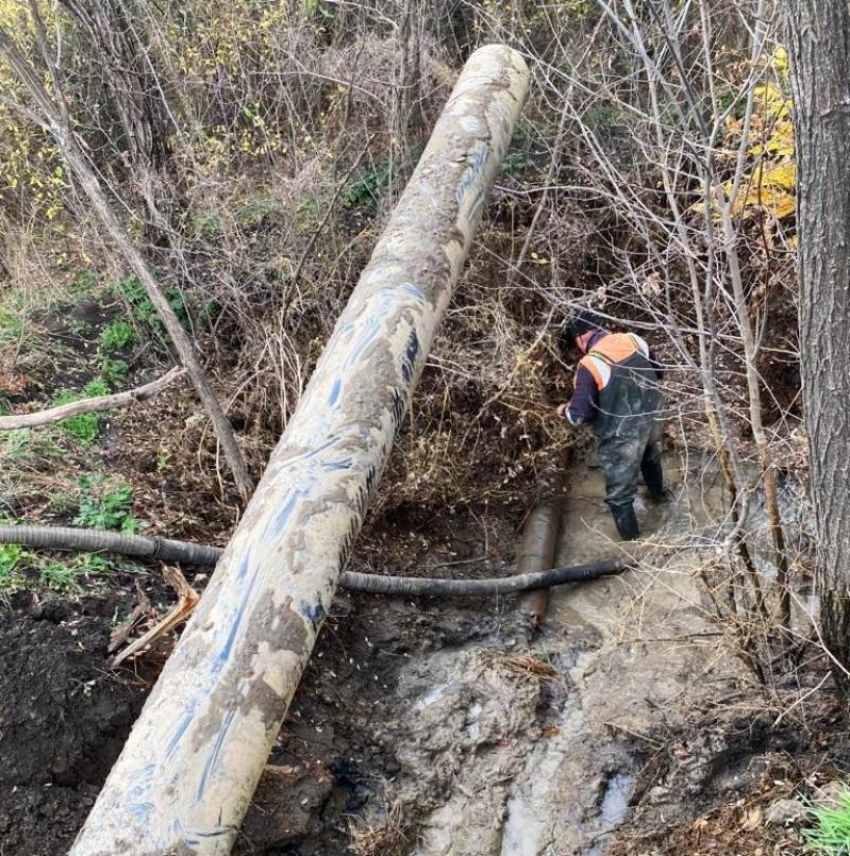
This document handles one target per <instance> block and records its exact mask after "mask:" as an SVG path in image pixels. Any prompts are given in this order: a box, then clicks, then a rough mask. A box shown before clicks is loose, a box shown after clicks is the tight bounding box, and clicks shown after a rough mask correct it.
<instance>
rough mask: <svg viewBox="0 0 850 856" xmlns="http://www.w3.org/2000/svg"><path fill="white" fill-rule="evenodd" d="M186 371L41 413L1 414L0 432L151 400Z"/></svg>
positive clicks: (33, 426)
mask: <svg viewBox="0 0 850 856" xmlns="http://www.w3.org/2000/svg"><path fill="white" fill-rule="evenodd" d="M185 374H186V369H181V368H179V367H178V366H175V367H174V368H173V369H171V371H170V372H168V373H167V374H164V375H163V376H162V377H161V378H158V379H157V380H154V381H151V382H150V383H148V384H145V385H144V386H140V387H137V388H136V389H128V390H127V391H126V392H116V393H115V394H114V395H99V396H97V397H95V398H84V399H82V400H81V401H72V402H70V403H69V404H61V405H59V407H51V408H49V409H48V410H39V411H38V412H37V413H22V414H20V415H12V416H0V431H14V430H15V429H16V428H37V427H39V426H41V425H50V424H51V423H53V422H61V421H62V420H63V419H69V418H70V417H71V416H78V415H79V414H80V413H95V412H97V411H100V410H112V409H113V408H116V407H127V406H129V405H131V404H135V403H136V402H139V401H148V400H150V399H151V398H153V397H154V396H156V395H158V394H159V393H160V392H162V390H163V389H165V388H166V387H167V386H170V385H171V384H172V383H174V381H176V380H177V379H178V378H181V377H183V375H185Z"/></svg>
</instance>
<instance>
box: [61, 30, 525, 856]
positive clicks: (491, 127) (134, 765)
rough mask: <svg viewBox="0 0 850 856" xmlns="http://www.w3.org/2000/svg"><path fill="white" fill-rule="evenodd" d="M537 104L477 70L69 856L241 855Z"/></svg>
mask: <svg viewBox="0 0 850 856" xmlns="http://www.w3.org/2000/svg"><path fill="white" fill-rule="evenodd" d="M527 88H528V70H527V68H526V66H525V62H524V61H523V60H522V58H521V57H520V56H519V54H517V53H516V52H515V51H513V50H511V49H509V48H507V47H503V46H497V45H492V46H488V47H484V48H481V49H480V50H478V51H476V52H475V53H474V54H473V55H472V56H471V57H470V59H469V61H468V62H467V64H466V66H465V67H464V70H463V72H462V74H461V76H460V79H459V80H458V82H457V85H456V86H455V88H454V91H453V92H452V94H451V97H450V98H449V101H448V103H447V105H446V107H445V109H444V111H443V113H442V115H441V116H440V119H439V121H438V122H437V125H436V127H435V128H434V132H433V134H432V136H431V140H430V142H429V143H428V146H427V148H426V149H425V152H424V153H423V155H422V158H421V160H420V162H419V165H418V166H417V168H416V171H415V172H414V173H413V176H412V178H411V179H410V182H409V183H408V185H407V188H406V189H405V191H404V193H403V194H402V196H401V199H400V200H399V202H398V205H397V207H396V209H395V211H394V212H393V215H392V217H391V219H390V221H389V224H388V225H387V227H386V229H385V231H384V233H383V235H382V236H381V238H380V240H379V241H378V244H377V246H376V247H375V251H374V253H373V254H372V258H371V261H370V262H369V265H368V266H367V267H366V269H365V271H364V272H363V275H362V276H361V278H360V281H359V283H358V285H357V287H356V288H355V290H354V292H353V293H352V295H351V299H350V300H349V302H348V305H347V307H346V309H345V311H344V312H343V314H342V315H341V316H340V318H339V320H338V322H337V325H336V327H335V329H334V332H333V335H332V336H331V339H330V341H329V342H328V344H327V346H326V348H325V350H324V352H323V354H322V357H321V359H320V360H319V364H318V365H317V366H316V370H315V372H314V373H313V377H312V379H311V381H310V384H309V386H308V388H307V390H306V392H305V394H304V396H303V398H302V400H301V401H300V403H299V405H298V408H297V409H296V411H295V413H294V414H293V417H292V419H291V420H290V422H289V425H288V427H287V429H286V432H285V433H284V435H283V437H282V438H281V440H280V442H279V444H278V445H277V447H276V449H275V450H274V452H273V454H272V457H271V459H270V462H269V466H268V468H267V470H266V473H265V475H264V477H263V479H262V481H261V482H260V484H259V486H258V487H257V491H256V494H255V495H254V498H253V499H252V500H251V503H250V504H249V506H248V508H247V510H246V512H245V516H244V518H243V519H242V521H241V523H240V525H239V527H238V528H237V530H236V532H235V533H234V535H233V538H232V540H231V541H230V544H229V545H228V547H227V549H226V551H225V554H224V556H223V557H222V560H221V562H220V563H219V565H218V568H217V570H216V571H215V573H214V574H213V576H212V579H211V580H210V583H209V586H208V587H207V590H206V592H205V593H204V596H203V598H202V600H201V603H200V605H199V606H198V609H197V611H196V613H195V615H194V616H193V617H192V619H191V620H190V622H189V624H188V625H187V627H186V629H185V631H184V632H183V635H182V637H181V639H180V642H179V644H178V645H177V647H176V648H175V650H174V653H173V654H172V655H171V657H170V658H169V660H168V663H167V664H166V666H165V669H164V670H163V673H162V675H161V677H160V679H159V681H158V682H157V684H156V686H155V687H154V689H153V692H152V693H151V696H150V698H149V699H148V702H147V704H146V705H145V707H144V710H143V711H142V714H141V716H140V717H139V720H138V721H137V722H136V725H135V727H134V728H133V731H132V733H131V734H130V737H129V739H128V741H127V744H126V746H125V747H124V751H123V752H122V753H121V757H120V758H119V759H118V761H117V762H116V764H115V766H114V767H113V769H112V772H111V773H110V775H109V777H108V779H107V780H106V783H105V784H104V786H103V790H102V791H101V793H100V796H99V798H98V800H97V802H96V804H95V806H94V808H93V809H92V811H91V814H90V815H89V817H88V820H87V821H86V824H85V826H84V827H83V829H82V831H81V832H80V834H79V836H78V838H77V840H76V842H75V844H74V847H73V848H72V850H71V856H116V854H119V853H120V854H137V856H142V854H144V856H166V854H168V856H174V854H180V856H191V855H192V854H197V856H201V854H203V856H213V854H216V856H218V855H219V854H226V853H230V851H231V848H232V846H233V842H234V839H235V838H236V834H237V831H238V829H239V826H240V824H241V822H242V819H243V817H244V815H245V811H246V809H247V807H248V803H249V801H250V800H251V797H252V795H253V793H254V789H255V787H256V784H257V781H258V780H259V778H260V774H261V773H262V771H263V767H264V766H265V763H266V761H267V759H268V755H269V752H270V750H271V748H272V745H273V744H274V741H275V738H276V737H277V735H278V732H279V730H280V726H281V722H282V721H283V718H284V716H285V714H286V710H287V707H288V706H289V703H290V701H291V699H292V696H293V695H294V693H295V689H296V687H297V686H298V681H299V678H300V677H301V673H302V671H303V669H304V666H305V664H306V663H307V660H308V659H309V657H310V653H311V651H312V649H313V644H314V642H315V639H316V634H317V633H318V631H319V628H320V627H321V624H322V621H323V619H324V617H325V614H326V612H327V610H328V608H329V607H330V604H331V601H332V600H333V596H334V591H335V589H336V587H337V583H338V581H339V577H340V573H341V571H342V568H343V566H344V565H345V562H346V560H347V558H348V555H349V552H350V550H351V546H352V543H353V541H354V539H355V537H356V535H357V533H358V532H359V530H360V526H361V524H362V521H363V516H364V514H365V512H366V509H367V508H368V506H369V502H370V499H371V497H372V495H373V493H374V490H375V486H376V485H377V483H378V480H379V479H380V477H381V473H382V471H383V469H384V465H385V464H386V461H387V458H388V457H389V454H390V450H391V448H392V444H393V440H394V437H395V434H396V430H397V429H398V426H399V423H400V422H401V420H402V418H403V416H404V413H405V411H406V410H407V408H408V406H409V404H410V398H411V395H412V392H413V389H414V387H415V386H416V382H417V380H418V378H419V375H420V373H421V371H422V367H423V364H424V362H425V358H426V355H427V354H428V352H429V349H430V347H431V342H432V340H433V338H434V331H435V328H436V326H437V323H438V321H439V320H440V318H441V316H442V315H443V312H444V310H445V308H446V305H447V303H448V301H449V297H450V295H451V292H452V288H453V287H454V285H455V284H456V282H457V280H458V277H459V276H460V272H461V268H462V266H463V263H464V261H465V259H466V256H467V253H468V251H469V246H470V243H471V241H472V236H473V233H474V232H475V229H476V227H477V225H478V222H479V220H480V218H481V212H482V209H483V207H484V201H485V198H486V195H487V192H488V190H489V189H490V187H491V186H492V184H493V181H494V179H495V177H496V174H497V172H498V169H499V164H500V162H501V160H502V158H503V156H504V154H505V151H506V150H507V147H508V145H509V143H510V139H511V135H512V133H513V129H514V126H515V124H516V121H517V118H518V116H519V112H520V108H521V106H522V103H523V100H524V98H525V95H526V91H527Z"/></svg>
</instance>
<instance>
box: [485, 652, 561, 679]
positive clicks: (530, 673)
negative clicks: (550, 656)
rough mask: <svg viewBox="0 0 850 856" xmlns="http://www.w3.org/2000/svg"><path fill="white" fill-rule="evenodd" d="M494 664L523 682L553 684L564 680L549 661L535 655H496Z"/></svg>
mask: <svg viewBox="0 0 850 856" xmlns="http://www.w3.org/2000/svg"><path fill="white" fill-rule="evenodd" d="M493 663H494V664H495V665H497V666H498V667H499V668H501V669H503V670H504V671H506V672H509V673H510V674H512V675H516V676H517V677H519V678H521V679H523V680H528V681H553V682H559V681H563V680H564V678H563V676H562V675H561V674H560V673H559V672H558V670H557V669H556V668H555V667H554V666H553V665H552V664H551V663H550V662H549V661H548V660H543V659H541V658H540V657H536V656H535V655H534V654H518V655H516V656H511V657H505V656H503V655H496V656H494V657H493Z"/></svg>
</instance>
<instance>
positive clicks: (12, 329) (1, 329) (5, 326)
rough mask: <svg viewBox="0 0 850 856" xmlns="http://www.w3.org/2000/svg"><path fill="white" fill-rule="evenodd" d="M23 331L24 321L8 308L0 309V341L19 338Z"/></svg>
mask: <svg viewBox="0 0 850 856" xmlns="http://www.w3.org/2000/svg"><path fill="white" fill-rule="evenodd" d="M23 332H24V322H23V321H22V320H21V318H20V316H19V315H16V314H15V313H14V312H11V311H10V310H8V309H0V341H14V340H16V339H20V338H21V336H22V335H23Z"/></svg>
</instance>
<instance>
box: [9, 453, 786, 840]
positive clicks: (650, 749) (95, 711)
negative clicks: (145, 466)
mask: <svg viewBox="0 0 850 856" xmlns="http://www.w3.org/2000/svg"><path fill="white" fill-rule="evenodd" d="M667 466H668V470H669V471H670V472H673V471H674V469H675V462H674V461H668V465H667ZM679 481H681V479H680V478H679ZM696 490H697V491H698V494H699V501H696V494H694V495H691V493H690V492H686V491H684V490H681V489H680V490H679V491H678V498H677V500H676V501H675V502H674V503H672V504H670V505H666V506H651V505H649V504H644V503H643V501H642V500H641V501H640V503H639V512H638V514H639V518H640V520H641V523H642V526H643V528H644V533H645V534H644V541H645V542H650V543H653V544H655V545H656V547H657V549H656V550H655V551H654V552H653V550H649V552H648V553H646V552H645V553H644V554H643V558H642V560H641V562H640V564H639V566H638V567H637V568H636V569H635V570H633V571H630V572H628V573H626V574H624V575H622V576H621V577H618V578H607V579H603V580H599V581H595V582H592V583H588V584H581V585H574V586H569V587H562V588H560V589H557V590H554V591H553V592H552V595H551V599H550V605H549V610H548V615H547V620H546V623H545V625H544V627H543V628H542V630H541V631H539V632H537V633H534V632H532V628H531V626H530V621H529V618H528V616H527V615H524V614H523V613H522V611H521V610H518V609H517V599H516V598H493V599H486V600H485V599H473V598H467V599H462V600H456V601H444V600H438V599H435V598H421V599H416V600H388V599H383V598H373V597H367V596H352V595H346V594H340V595H339V596H338V597H337V599H336V601H335V603H334V606H333V609H332V611H331V614H330V616H329V618H328V620H327V622H326V623H325V625H324V628H323V630H322V633H321V635H320V638H319V641H318V643H317V646H316V649H315V651H314V654H313V657H312V658H311V661H310V663H309V666H308V668H307V671H306V672H305V675H304V678H303V679H302V683H301V686H300V689H299V692H298V694H297V696H296V698H295V701H294V702H293V705H292V707H291V709H290V713H289V716H288V717H287V721H286V723H285V725H284V728H283V731H282V733H281V735H280V738H279V740H278V741H277V744H276V746H275V749H274V751H273V753H272V756H271V758H270V759H269V765H268V767H267V769H266V771H265V773H264V775H263V778H262V780H261V783H260V786H259V788H258V790H257V792H256V794H255V797H254V800H253V803H252V806H251V808H250V811H249V813H248V816H247V818H246V820H245V823H244V826H243V829H242V833H241V835H240V838H239V841H238V844H237V850H236V852H238V853H240V854H248V853H261V854H305V856H306V854H325V856H336V854H339V855H340V856H342V854H349V853H354V854H360V856H369V854H399V856H402V854H405V855H406V856H438V854H439V856H566V854H576V856H603V854H605V853H608V852H609V851H610V850H611V848H612V846H614V845H615V844H616V840H617V835H618V830H620V829H621V828H622V827H623V825H624V824H625V825H626V826H628V825H629V824H630V823H633V821H634V818H635V817H636V816H641V817H644V818H645V823H646V824H650V825H653V824H654V825H655V826H658V825H660V824H662V823H669V822H671V821H672V820H675V819H680V820H682V821H686V820H687V819H688V818H689V817H692V816H694V813H695V812H697V811H699V810H702V809H703V808H705V807H706V806H709V805H711V804H712V801H716V800H718V799H726V798H728V797H729V796H730V794H731V795H732V796H734V795H735V794H743V793H746V792H747V790H748V788H750V787H752V786H753V783H754V782H756V781H757V780H758V777H759V776H760V775H762V773H763V772H764V770H765V769H766V767H765V765H764V764H761V765H760V763H759V759H760V758H761V757H762V756H763V755H765V754H766V753H767V754H770V753H781V752H783V751H791V750H792V748H793V747H794V746H795V745H796V744H794V743H793V740H794V738H793V734H792V732H782V731H781V730H780V732H778V733H777V732H774V731H772V730H771V729H770V728H769V727H768V726H767V725H766V724H765V723H764V722H761V721H760V720H758V718H757V717H753V716H746V717H741V716H720V715H715V714H713V713H711V714H707V713H706V711H713V710H714V709H715V707H716V702H717V699H722V698H727V697H730V696H733V695H735V694H736V693H737V694H740V688H741V687H742V686H743V685H744V683H745V675H744V674H743V671H742V667H741V665H740V664H739V662H738V661H737V660H736V658H735V657H734V656H733V655H732V654H731V653H730V652H729V651H727V650H725V649H724V648H723V647H722V645H721V644H720V642H719V635H720V634H719V633H718V631H717V628H716V626H715V625H714V624H713V623H712V620H711V616H710V613H709V611H708V610H707V608H706V605H705V603H704V602H703V595H702V593H701V592H700V590H699V588H698V587H697V585H696V583H695V582H694V579H693V575H692V573H691V567H690V566H689V564H688V563H689V561H690V560H689V559H688V556H687V554H677V557H676V558H674V559H671V558H670V551H669V550H668V549H667V548H668V547H669V544H670V543H671V541H672V540H673V539H675V538H676V537H680V536H681V535H682V533H685V532H687V531H690V530H692V529H693V528H695V527H699V526H700V525H702V524H703V523H704V522H705V521H706V520H707V519H708V518H709V517H710V516H711V515H714V514H716V511H717V509H716V507H713V506H712V503H713V502H714V501H715V500H714V499H712V498H711V497H712V494H711V491H712V490H715V487H714V486H713V485H712V484H706V483H702V484H699V485H698V487H697V488H696ZM718 490H719V489H718ZM602 494H603V483H602V475H601V472H600V471H599V470H596V469H594V468H592V467H590V468H587V469H586V470H583V471H582V472H581V475H580V477H578V478H574V479H573V480H572V482H571V483H570V484H569V485H568V487H567V488H566V489H565V491H564V493H563V495H562V496H560V497H559V500H560V507H561V514H562V515H563V516H562V520H561V530H560V531H561V537H560V540H559V544H558V546H557V550H556V562H557V563H558V564H569V563H574V562H581V561H587V560H592V559H597V558H601V557H607V556H611V555H616V554H617V553H618V552H619V551H621V550H623V549H627V548H624V547H623V545H621V544H620V542H619V541H617V540H616V534H615V530H614V527H613V523H612V522H611V519H610V516H609V514H608V512H607V509H606V507H605V506H604V503H603V501H602ZM476 519H479V520H480V515H479V517H478V518H476ZM429 525H430V526H431V527H432V528H430V529H429V528H428V527H429ZM477 525H479V524H478V523H474V521H473V518H471V517H470V518H463V517H460V516H459V517H457V518H453V519H451V520H448V519H446V518H444V517H443V518H437V517H435V518H434V519H432V520H431V521H430V522H429V523H428V524H426V523H422V524H420V525H418V528H417V529H416V531H415V532H414V533H411V531H410V526H408V525H407V524H406V523H405V522H404V521H397V522H396V523H395V524H393V527H391V528H390V529H388V530H386V531H384V532H383V533H381V535H380V537H374V538H372V539H371V541H367V542H366V543H364V544H363V545H362V546H361V553H360V557H359V558H360V559H361V561H363V562H364V563H365V562H367V561H372V560H377V559H378V558H379V557H380V556H387V557H390V556H392V557H393V561H394V562H395V564H396V565H397V568H396V567H393V566H391V565H390V566H389V567H388V565H387V564H385V568H387V567H388V569H389V570H398V571H408V572H409V570H410V564H407V566H406V567H405V564H406V563H405V561H403V557H404V556H405V555H407V556H408V559H409V562H417V563H421V561H422V557H423V556H425V557H426V558H430V561H432V563H433V561H434V556H435V548H436V547H437V546H439V549H440V551H441V552H440V554H439V556H438V558H439V557H442V559H443V560H444V561H443V562H442V565H443V566H442V568H440V569H439V570H435V571H434V573H442V574H446V575H448V574H453V575H461V574H463V575H484V574H487V573H491V574H493V573H498V572H500V569H501V568H504V566H505V565H508V566H509V565H510V562H511V560H512V554H511V551H512V549H513V548H514V547H515V545H516V543H517V538H518V535H519V531H520V530H521V525H522V521H521V520H518V521H513V518H512V517H510V516H509V515H507V514H505V515H502V516H499V515H498V514H493V513H492V510H491V517H490V518H489V522H487V524H486V526H485V531H486V532H487V533H488V534H487V549H486V550H484V551H482V550H481V546H480V544H478V541H479V540H480V539H479V536H478V535H477V534H471V533H472V531H473V528H474V526H477ZM396 530H397V531H396ZM413 542H416V544H417V545H418V546H416V549H413V548H412V547H411V546H410V545H411V544H412V543H413ZM405 551H407V552H405ZM417 551H418V552H417ZM128 606H129V604H124V605H123V609H127V607H128ZM116 608H117V607H116V606H115V605H114V604H113V605H110V606H109V607H106V606H101V608H100V610H99V611H98V610H91V609H88V608H87V607H86V606H85V605H80V604H76V605H71V604H67V603H65V602H62V601H59V600H56V601H53V602H51V603H36V602H34V601H29V602H18V603H13V604H11V605H9V606H8V607H6V608H4V609H3V611H2V613H0V650H2V656H3V669H2V672H0V754H2V758H3V765H2V769H0V852H2V853H3V856H18V854H20V856H24V854H27V856H59V854H63V853H65V852H67V848H68V846H69V845H70V843H71V841H72V840H73V837H74V835H75V834H76V831H77V830H78V829H79V827H80V825H81V824H82V822H83V821H84V819H85V816H86V814H87V812H88V810H89V808H90V807H91V805H92V803H93V800H94V799H95V797H96V794H97V791H98V788H99V787H100V785H101V784H102V782H103V779H104V778H105V775H106V773H107V772H108V770H109V768H110V767H111V765H112V763H113V761H114V760H115V758H116V757H117V755H118V753H119V751H120V749H121V746H122V744H123V742H124V740H125V739H126V736H127V734H128V733H129V729H130V727H131V725H132V722H133V720H134V718H135V716H136V715H137V714H138V711H139V709H140V707H141V705H142V703H143V701H144V698H145V696H146V693H147V691H148V690H149V687H150V685H151V681H152V680H153V679H154V678H155V676H156V673H157V670H158V668H159V667H161V663H162V659H163V657H164V656H165V653H167V652H164V651H162V652H159V653H158V654H157V655H153V656H149V657H148V658H146V659H145V660H144V661H142V663H141V665H140V666H139V667H138V668H139V669H140V671H139V672H134V671H132V670H129V669H128V670H125V671H121V672H115V671H113V670H112V669H110V668H109V666H108V663H107V653H106V646H107V642H108V636H109V630H110V624H111V619H112V616H113V615H114V613H115V609H116ZM144 670H147V671H146V672H145V671H144ZM783 741H785V742H783ZM796 749H800V746H799V745H796Z"/></svg>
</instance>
